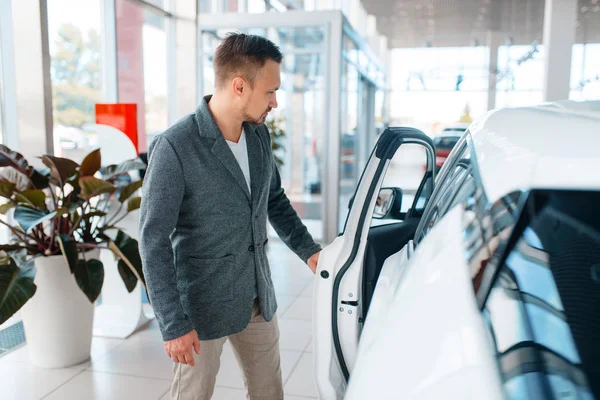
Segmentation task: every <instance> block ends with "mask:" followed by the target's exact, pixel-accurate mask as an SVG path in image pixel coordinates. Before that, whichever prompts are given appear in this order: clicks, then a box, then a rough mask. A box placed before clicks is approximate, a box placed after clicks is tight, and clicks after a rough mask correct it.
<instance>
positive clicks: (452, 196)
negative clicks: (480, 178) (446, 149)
mask: <svg viewBox="0 0 600 400" xmlns="http://www.w3.org/2000/svg"><path fill="white" fill-rule="evenodd" d="M455 160H456V161H455V162H454V164H453V165H448V166H446V168H451V169H452V170H451V171H450V173H449V174H448V175H446V176H445V178H444V180H443V181H438V185H440V187H439V188H438V192H437V194H436V196H435V199H433V200H432V201H431V202H430V204H429V207H430V208H429V209H428V210H427V211H426V213H425V216H424V218H423V220H422V221H421V226H422V229H421V230H420V231H419V232H420V235H419V237H418V238H417V239H418V240H417V242H419V241H421V240H422V239H423V237H425V235H427V233H428V232H429V231H430V230H431V229H432V228H433V227H434V226H435V224H436V223H437V222H438V221H439V220H440V218H442V217H443V216H444V215H445V213H446V212H447V211H448V210H449V206H450V204H451V203H453V200H455V203H456V204H457V203H458V202H460V201H464V198H462V197H464V196H465V195H468V190H466V191H463V192H461V189H462V187H463V184H464V183H465V182H466V181H467V177H468V176H469V174H470V151H469V147H468V146H465V147H464V148H463V149H462V150H461V152H460V154H459V155H457V158H455ZM459 193H461V196H462V197H460V198H459V197H458V195H459Z"/></svg>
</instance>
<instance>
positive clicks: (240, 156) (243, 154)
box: [226, 129, 252, 193]
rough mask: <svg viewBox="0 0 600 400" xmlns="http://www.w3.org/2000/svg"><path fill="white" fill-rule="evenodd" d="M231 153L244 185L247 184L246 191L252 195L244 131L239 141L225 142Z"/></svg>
mask: <svg viewBox="0 0 600 400" xmlns="http://www.w3.org/2000/svg"><path fill="white" fill-rule="evenodd" d="M226 142H227V144H228V145H229V148H230V149H231V152H232V153H233V155H234V156H235V159H236V160H237V162H238V164H239V165H240V168H241V169H242V172H243V173H244V178H246V183H247V184H248V191H249V192H250V193H252V190H251V189H250V164H249V163H248V146H247V145H246V134H245V133H244V129H242V135H241V136H240V140H239V141H238V142H237V143H235V142H230V141H229V140H226Z"/></svg>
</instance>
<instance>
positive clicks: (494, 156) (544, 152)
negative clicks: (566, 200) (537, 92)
mask: <svg viewBox="0 0 600 400" xmlns="http://www.w3.org/2000/svg"><path fill="white" fill-rule="evenodd" d="M598 126H600V101H591V102H585V103H584V105H582V104H581V103H577V102H561V103H559V106H558V105H544V106H539V107H525V108H506V109H500V110H495V111H491V112H489V113H488V114H486V115H484V116H483V117H481V118H479V119H477V120H476V121H474V122H473V123H472V124H471V126H470V127H469V130H470V132H471V137H472V139H473V143H474V146H475V153H476V155H477V165H478V168H479V172H480V176H481V180H482V183H483V186H484V189H485V192H486V195H487V196H488V199H489V200H490V202H494V201H496V200H498V199H500V198H501V197H502V196H504V195H505V194H507V193H510V192H513V191H515V190H518V189H522V188H530V189H536V188H544V189H555V188H556V189H558V188H593V187H597V186H598V182H600V178H599V177H598V171H597V165H598V161H597V160H598V149H597V146H593V145H585V144H592V143H595V142H597V141H598V132H599V128H598Z"/></svg>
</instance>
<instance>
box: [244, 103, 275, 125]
mask: <svg viewBox="0 0 600 400" xmlns="http://www.w3.org/2000/svg"><path fill="white" fill-rule="evenodd" d="M271 110H272V108H271V107H269V108H268V109H267V110H266V111H265V113H269V112H270V111H271ZM265 113H263V114H261V115H260V117H258V118H254V117H252V116H251V115H250V114H248V111H247V109H244V110H243V111H242V116H243V118H244V121H246V122H247V123H249V124H251V125H262V124H264V123H265V121H266V119H267V116H266V115H265Z"/></svg>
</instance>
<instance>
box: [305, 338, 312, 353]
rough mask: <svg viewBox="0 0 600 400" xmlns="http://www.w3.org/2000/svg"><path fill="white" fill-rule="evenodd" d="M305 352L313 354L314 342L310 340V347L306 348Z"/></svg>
mask: <svg viewBox="0 0 600 400" xmlns="http://www.w3.org/2000/svg"><path fill="white" fill-rule="evenodd" d="M304 352H306V353H312V352H313V340H312V339H311V340H310V343H309V344H308V346H307V347H306V350H304Z"/></svg>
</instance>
